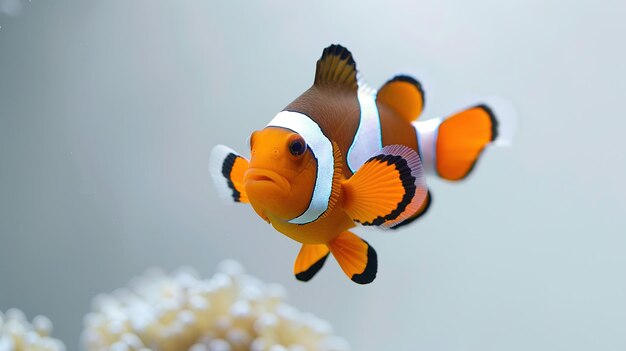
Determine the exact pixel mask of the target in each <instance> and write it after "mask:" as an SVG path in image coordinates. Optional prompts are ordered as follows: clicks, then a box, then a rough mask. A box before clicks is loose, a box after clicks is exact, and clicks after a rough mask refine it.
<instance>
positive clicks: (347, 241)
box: [328, 231, 378, 284]
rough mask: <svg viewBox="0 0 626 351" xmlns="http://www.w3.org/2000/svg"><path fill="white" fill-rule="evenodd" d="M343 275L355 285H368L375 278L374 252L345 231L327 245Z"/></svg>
mask: <svg viewBox="0 0 626 351" xmlns="http://www.w3.org/2000/svg"><path fill="white" fill-rule="evenodd" d="M328 247H329V248H330V252H332V254H333V256H334V257H335V259H336V260H337V262H338V263H339V266H340V267H341V269H342V270H343V271H344V273H345V274H346V275H347V276H348V277H349V278H350V279H351V280H352V281H353V282H355V283H358V284H369V283H371V282H372V281H374V279H375V278H376V272H377V271H378V258H377V256H376V251H374V249H373V248H372V247H371V246H370V245H369V244H368V243H367V242H366V241H365V240H363V239H361V238H359V237H358V236H356V235H355V234H353V233H351V232H349V231H345V232H342V233H341V234H339V236H337V237H336V238H335V239H334V240H333V241H331V242H330V243H329V244H328Z"/></svg>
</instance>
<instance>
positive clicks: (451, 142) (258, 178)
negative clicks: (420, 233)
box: [209, 45, 502, 284]
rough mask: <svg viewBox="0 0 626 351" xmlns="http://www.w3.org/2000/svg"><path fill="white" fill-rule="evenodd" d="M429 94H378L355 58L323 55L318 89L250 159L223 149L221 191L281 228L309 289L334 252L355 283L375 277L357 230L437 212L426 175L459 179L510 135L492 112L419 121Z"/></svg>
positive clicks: (401, 85) (262, 137)
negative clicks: (295, 248) (294, 245)
mask: <svg viewBox="0 0 626 351" xmlns="http://www.w3.org/2000/svg"><path fill="white" fill-rule="evenodd" d="M424 102H425V100H424V91H423V90H422V86H421V84H420V83H419V82H418V81H417V80H415V79H414V78H412V77H409V76H407V75H399V76H396V77H394V78H393V79H391V80H389V81H388V82H387V83H385V84H384V85H383V86H382V87H381V88H380V89H379V90H378V91H376V90H374V89H372V88H370V87H369V86H368V85H367V84H366V83H365V82H364V81H363V80H362V79H361V78H360V75H359V74H358V73H357V69H356V63H355V61H354V59H353V57H352V54H351V53H350V51H348V50H347V49H346V48H344V47H342V46H340V45H331V46H329V47H327V48H326V49H324V51H323V53H322V56H321V58H320V59H319V60H318V61H317V67H316V72H315V80H314V83H313V85H312V86H311V87H310V88H309V89H308V90H307V91H305V92H304V93H303V94H302V95H300V96H299V97H298V98H296V99H295V100H294V101H293V102H292V103H290V104H289V105H287V107H285V109H284V110H282V111H281V112H279V113H278V114H277V115H276V116H275V117H274V118H273V119H272V120H271V121H270V122H269V123H268V124H267V126H266V127H265V128H263V129H261V130H257V131H254V132H253V133H252V135H251V136H250V139H249V144H250V154H251V155H250V159H249V160H248V159H246V158H245V157H243V156H242V155H240V154H239V153H237V152H235V151H233V150H232V149H230V148H228V147H226V146H223V145H217V146H216V147H214V148H213V150H212V152H211V157H210V162H209V169H210V173H211V175H212V178H213V181H214V183H215V186H216V189H217V192H218V194H220V196H222V197H223V198H226V199H229V200H231V201H234V202H240V203H249V204H250V205H251V206H252V208H253V209H254V211H255V212H256V213H257V214H258V215H259V216H260V217H261V218H263V219H264V220H265V221H267V222H268V223H270V224H271V225H272V226H273V227H274V228H275V229H276V230H278V231H279V232H281V233H283V234H284V235H286V236H288V237H289V238H291V239H293V240H296V241H298V242H300V243H302V247H301V249H300V252H299V254H298V256H297V258H296V260H295V264H294V267H293V270H294V275H295V277H296V279H298V280H301V281H308V280H310V279H311V278H312V277H313V276H314V275H315V274H316V273H317V272H318V271H319V270H320V269H321V268H322V266H323V265H324V263H325V261H326V259H327V258H328V256H329V254H331V253H332V255H333V256H334V257H335V259H336V260H337V262H338V263H339V266H340V267H341V269H342V270H343V271H344V272H345V274H346V275H347V276H348V277H349V278H350V279H351V280H352V281H354V282H356V283H359V284H368V283H370V282H372V281H373V280H374V279H375V277H376V272H377V269H378V260H377V255H376V251H374V249H373V248H372V246H371V245H369V244H368V243H367V242H366V241H365V240H363V239H361V238H360V237H358V236H357V235H355V234H354V233H352V232H351V231H350V229H351V228H353V227H355V226H356V224H361V225H364V226H377V227H380V228H398V227H400V226H403V225H406V224H408V223H410V222H412V221H414V220H416V219H417V218H419V217H420V216H421V215H423V214H424V213H425V212H426V211H427V210H428V208H429V206H430V203H431V195H430V192H429V190H428V188H427V186H426V178H425V177H426V174H432V175H436V176H438V177H440V178H443V179H446V180H450V181H458V180H461V179H463V178H465V177H467V175H468V174H469V173H470V172H471V171H472V170H473V169H474V165H475V164H476V161H477V159H478V158H479V156H480V155H481V153H482V151H483V150H484V149H485V147H486V146H488V145H490V144H493V143H494V142H495V141H496V140H498V134H499V130H500V129H501V127H502V119H501V116H499V115H496V112H495V111H496V109H494V107H495V106H492V105H488V104H486V103H482V104H476V105H475V106H472V107H470V108H468V109H465V110H463V111H461V112H459V113H456V114H454V115H452V116H450V117H448V118H435V119H429V120H426V121H417V118H418V117H419V116H420V114H421V112H422V110H423V108H424Z"/></svg>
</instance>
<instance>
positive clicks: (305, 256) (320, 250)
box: [293, 244, 330, 282]
mask: <svg viewBox="0 0 626 351" xmlns="http://www.w3.org/2000/svg"><path fill="white" fill-rule="evenodd" d="M329 252H330V251H329V249H328V246H326V245H324V244H319V245H316V244H303V245H302V248H301V249H300V252H299V253H298V257H297V258H296V262H295V263H294V265H293V274H294V275H295V276H296V279H298V280H300V281H303V282H308V281H309V280H311V278H313V276H314V275H315V274H317V272H319V270H320V269H322V266H323V265H324V262H326V259H327V258H328V253H329Z"/></svg>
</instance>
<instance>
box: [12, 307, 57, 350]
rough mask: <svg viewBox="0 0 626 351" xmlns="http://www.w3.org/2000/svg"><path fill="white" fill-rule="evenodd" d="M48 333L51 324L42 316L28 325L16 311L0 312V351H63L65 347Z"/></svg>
mask: <svg viewBox="0 0 626 351" xmlns="http://www.w3.org/2000/svg"><path fill="white" fill-rule="evenodd" d="M50 333H52V323H51V322H50V320H49V319H48V318H46V317H44V316H37V317H35V318H33V321H32V323H29V322H28V320H26V316H25V315H24V313H23V312H22V311H20V310H18V309H15V308H12V309H9V310H8V311H6V313H4V314H3V313H2V312H1V311H0V351H22V350H24V351H26V350H27V351H65V345H64V344H63V343H62V342H61V341H59V340H57V339H53V338H51V337H50Z"/></svg>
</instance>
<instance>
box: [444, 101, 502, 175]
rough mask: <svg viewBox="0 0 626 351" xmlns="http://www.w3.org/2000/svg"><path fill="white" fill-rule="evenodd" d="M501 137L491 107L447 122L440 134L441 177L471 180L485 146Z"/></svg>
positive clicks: (477, 108) (467, 113)
mask: <svg viewBox="0 0 626 351" xmlns="http://www.w3.org/2000/svg"><path fill="white" fill-rule="evenodd" d="M497 136H498V121H497V120H496V117H495V115H494V113H493V111H492V110H491V108H489V107H488V106H487V105H478V106H474V107H471V108H469V109H466V110H464V111H461V112H459V113H457V114H455V115H453V116H451V117H449V118H446V119H445V120H443V122H441V124H440V125H439V130H438V132H437V146H436V153H437V155H436V170H437V174H438V175H439V176H440V177H441V178H444V179H447V180H452V181H456V180H461V179H463V178H465V177H467V175H468V174H469V173H470V172H471V171H472V169H473V168H474V165H475V164H476V161H477V160H478V157H479V156H480V154H481V152H482V151H483V149H484V148H485V146H487V145H488V144H489V143H491V142H492V141H494V140H495V139H496V138H497Z"/></svg>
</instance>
